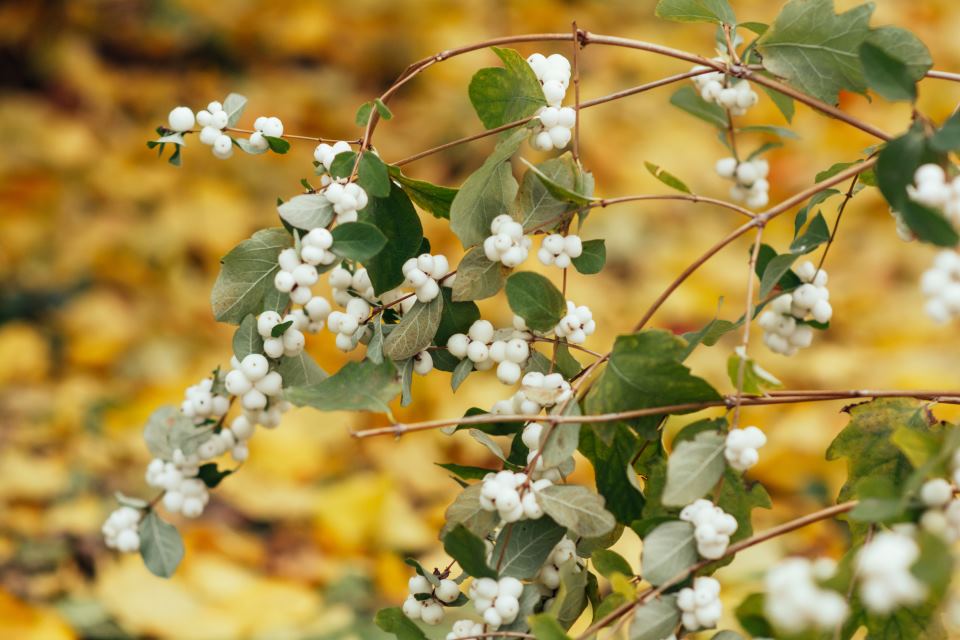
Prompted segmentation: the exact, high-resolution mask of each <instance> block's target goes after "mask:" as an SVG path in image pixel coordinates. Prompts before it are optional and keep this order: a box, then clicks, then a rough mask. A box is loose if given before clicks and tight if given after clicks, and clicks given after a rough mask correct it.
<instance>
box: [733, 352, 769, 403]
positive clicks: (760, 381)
mask: <svg viewBox="0 0 960 640" xmlns="http://www.w3.org/2000/svg"><path fill="white" fill-rule="evenodd" d="M740 361H741V358H740V356H739V355H738V354H736V353H732V354H730V357H729V358H727V376H728V377H729V378H730V382H731V383H732V384H733V386H735V387H737V386H740V389H741V390H742V391H743V392H744V393H749V394H757V395H763V394H764V392H765V391H766V390H767V389H780V388H782V387H783V383H782V382H780V380H778V379H777V378H776V377H774V375H773V374H772V373H770V372H769V371H767V370H766V369H764V368H763V367H761V366H760V365H759V364H758V363H757V361H756V360H754V359H753V358H743V384H742V385H738V382H739V380H738V378H739V377H740Z"/></svg>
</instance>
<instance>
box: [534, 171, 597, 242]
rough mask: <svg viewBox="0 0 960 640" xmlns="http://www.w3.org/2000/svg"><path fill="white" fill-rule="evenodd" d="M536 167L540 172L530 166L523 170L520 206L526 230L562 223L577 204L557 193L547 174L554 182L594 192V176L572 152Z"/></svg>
mask: <svg viewBox="0 0 960 640" xmlns="http://www.w3.org/2000/svg"><path fill="white" fill-rule="evenodd" d="M536 167H537V171H536V172H535V171H531V170H529V169H528V170H527V171H526V172H525V173H524V174H523V179H522V180H521V182H520V192H519V194H518V197H517V210H518V211H519V221H520V223H521V224H522V225H523V229H524V231H527V232H530V231H533V230H537V231H544V232H547V231H550V230H552V229H554V228H556V227H557V226H558V225H559V224H561V223H562V222H563V220H564V219H565V218H566V215H567V214H568V213H571V212H573V211H575V210H576V208H577V206H576V205H574V204H572V203H571V202H570V201H569V200H568V199H566V198H558V197H557V196H555V195H553V193H552V192H551V190H550V189H548V188H547V185H546V183H545V182H544V181H543V180H542V179H541V177H540V176H546V177H547V178H549V180H550V182H552V183H553V184H554V185H560V186H562V187H563V188H564V189H566V190H568V191H572V192H575V193H580V194H582V195H583V196H585V197H588V198H589V197H591V196H592V195H593V179H592V176H591V175H590V174H589V173H585V172H584V171H583V170H582V169H581V168H580V167H579V165H577V163H576V161H574V159H573V156H572V154H570V153H564V154H563V155H561V156H559V157H557V158H550V159H549V160H545V161H544V162H540V163H538V164H537V165H536Z"/></svg>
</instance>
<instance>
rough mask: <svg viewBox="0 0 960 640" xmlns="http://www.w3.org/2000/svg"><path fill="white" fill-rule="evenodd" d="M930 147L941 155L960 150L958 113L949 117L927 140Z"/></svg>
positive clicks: (959, 112) (959, 116)
mask: <svg viewBox="0 0 960 640" xmlns="http://www.w3.org/2000/svg"><path fill="white" fill-rule="evenodd" d="M929 143H930V147H931V148H932V149H934V150H936V151H939V152H941V153H946V152H948V151H953V150H955V149H958V148H960V111H957V112H955V113H954V114H953V115H952V116H950V117H949V118H948V119H947V121H946V122H944V123H943V126H942V127H940V129H939V130H938V131H936V132H935V133H934V134H933V135H932V136H931V137H930V140H929Z"/></svg>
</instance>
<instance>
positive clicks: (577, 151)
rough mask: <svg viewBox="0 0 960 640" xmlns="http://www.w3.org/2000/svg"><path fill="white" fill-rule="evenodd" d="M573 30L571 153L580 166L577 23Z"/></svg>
mask: <svg viewBox="0 0 960 640" xmlns="http://www.w3.org/2000/svg"><path fill="white" fill-rule="evenodd" d="M570 26H571V27H572V28H573V100H574V102H573V110H574V113H575V115H576V120H574V122H573V148H572V149H571V153H572V155H573V160H574V162H576V163H577V164H578V165H579V164H580V29H578V28H577V21H576V20H574V21H573V22H572V23H571V25H570Z"/></svg>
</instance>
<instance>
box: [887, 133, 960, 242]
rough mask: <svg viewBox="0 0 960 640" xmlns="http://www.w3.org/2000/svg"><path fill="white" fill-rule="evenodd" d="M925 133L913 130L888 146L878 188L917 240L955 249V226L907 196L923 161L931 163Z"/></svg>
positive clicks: (956, 238) (958, 240)
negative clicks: (908, 187) (909, 186)
mask: <svg viewBox="0 0 960 640" xmlns="http://www.w3.org/2000/svg"><path fill="white" fill-rule="evenodd" d="M930 160H931V158H930V154H929V152H928V150H927V148H926V140H925V139H924V136H923V133H922V132H921V131H920V130H919V129H917V128H913V129H911V130H910V131H909V132H907V133H905V134H904V135H902V136H900V137H899V138H896V139H894V140H891V141H890V142H888V143H887V144H886V146H885V147H884V148H883V150H882V151H881V152H880V155H879V157H878V158H877V165H876V173H877V186H878V187H879V188H880V192H881V193H882V194H883V197H884V198H886V200H887V203H889V204H890V207H891V208H892V209H893V210H894V211H897V212H899V213H900V214H901V216H902V217H903V220H904V222H906V223H907V226H909V227H910V230H911V231H913V232H914V233H915V234H916V235H917V238H919V239H920V240H923V241H924V242H929V243H931V244H935V245H939V246H943V247H953V246H955V245H956V244H957V243H958V242H960V235H957V232H956V230H954V228H953V225H951V224H950V221H949V220H947V219H946V218H945V217H944V216H942V215H941V214H940V213H938V212H936V211H934V210H932V209H929V208H927V207H924V206H921V205H919V204H917V203H916V202H914V201H913V200H911V199H910V198H909V197H908V196H907V190H906V189H907V185H909V184H912V183H913V175H914V173H915V171H916V170H917V167H919V166H920V165H921V164H923V163H924V162H927V161H930Z"/></svg>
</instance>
